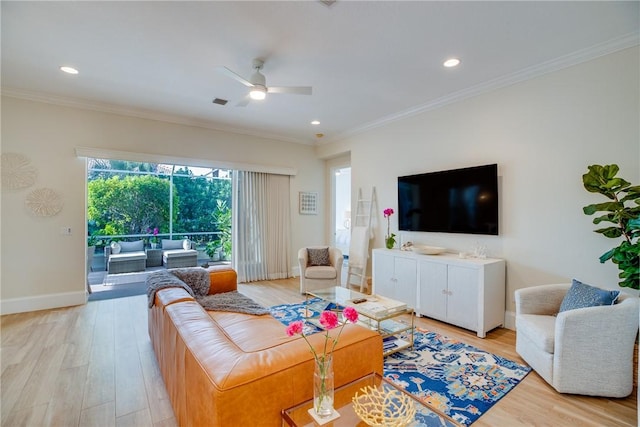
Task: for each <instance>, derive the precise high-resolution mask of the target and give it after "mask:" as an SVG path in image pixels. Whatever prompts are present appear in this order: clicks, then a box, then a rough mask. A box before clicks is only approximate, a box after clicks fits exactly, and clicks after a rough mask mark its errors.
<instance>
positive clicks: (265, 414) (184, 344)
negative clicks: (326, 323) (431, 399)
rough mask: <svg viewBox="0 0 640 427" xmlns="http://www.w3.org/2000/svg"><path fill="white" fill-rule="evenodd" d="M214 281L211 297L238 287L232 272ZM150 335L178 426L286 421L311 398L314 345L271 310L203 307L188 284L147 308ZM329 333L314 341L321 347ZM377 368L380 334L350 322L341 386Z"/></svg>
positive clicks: (343, 342)
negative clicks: (286, 413)
mask: <svg viewBox="0 0 640 427" xmlns="http://www.w3.org/2000/svg"><path fill="white" fill-rule="evenodd" d="M210 279H211V286H210V289H209V293H210V294H215V293H219V292H228V291H230V290H235V289H236V287H237V286H236V280H237V279H236V274H235V271H233V270H229V269H226V270H224V269H223V270H222V271H221V270H212V271H210ZM333 332H336V333H337V330H334V331H332V333H333ZM149 335H150V337H151V341H152V344H153V348H154V351H155V353H156V357H157V359H158V364H159V366H160V371H161V373H162V377H163V378H164V383H165V386H166V388H167V391H168V393H169V397H170V400H171V403H172V405H173V409H174V412H175V416H176V420H177V422H178V424H179V425H180V426H223V427H228V426H274V427H275V426H280V425H282V421H281V416H280V413H281V410H282V409H286V408H289V407H292V406H295V405H297V404H299V403H301V402H304V401H306V400H310V399H312V397H313V390H312V383H313V369H314V361H313V355H312V354H311V352H310V351H309V347H308V345H307V344H306V342H305V341H304V340H303V339H302V338H300V337H298V336H296V337H289V336H287V334H286V333H285V327H284V326H283V325H282V324H281V323H280V322H279V321H277V320H276V319H274V318H273V317H271V316H270V315H262V316H254V315H249V314H242V313H234V312H223V311H205V310H204V309H203V308H202V306H201V305H200V304H198V303H197V302H196V301H195V300H194V299H193V298H192V297H191V296H190V295H189V293H188V292H186V291H185V290H184V289H182V288H165V289H161V290H159V291H157V292H156V295H155V303H154V305H153V306H152V307H151V308H150V309H149ZM323 337H324V334H314V335H311V336H310V337H309V340H310V342H311V343H312V344H313V345H314V346H315V348H318V349H319V348H321V344H322V343H323V342H324V338H323ZM372 372H378V373H380V374H381V373H382V338H381V337H380V335H379V334H377V333H376V332H373V331H370V330H368V329H366V328H363V327H360V326H356V325H351V324H349V325H347V326H345V328H344V330H343V332H342V335H341V336H340V339H339V341H338V344H337V346H336V348H335V350H334V375H335V386H336V387H339V386H341V385H343V384H346V383H348V382H351V381H353V380H355V379H357V378H360V377H362V376H365V375H367V374H369V373H372Z"/></svg>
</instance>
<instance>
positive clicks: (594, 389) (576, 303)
mask: <svg viewBox="0 0 640 427" xmlns="http://www.w3.org/2000/svg"><path fill="white" fill-rule="evenodd" d="M515 297H516V351H517V352H518V354H519V355H520V356H521V357H522V358H523V359H524V360H525V361H526V362H527V363H528V364H529V365H530V366H531V367H532V368H533V369H534V370H535V371H536V372H537V373H538V374H539V375H540V376H541V377H542V378H543V379H544V380H545V381H546V382H548V383H549V384H550V385H551V386H552V387H553V388H555V389H556V390H557V391H558V392H560V393H575V394H584V395H591V396H606V397H625V396H628V395H629V394H631V392H632V391H633V370H634V365H633V352H634V344H635V342H636V337H637V334H638V320H639V314H638V310H639V306H640V304H639V302H638V297H635V296H633V295H630V294H625V293H621V292H620V291H618V290H605V289H600V288H597V287H594V286H591V285H587V284H584V283H582V282H580V281H578V280H575V279H574V280H573V282H572V283H563V284H553V285H542V286H533V287H529V288H524V289H518V290H516V292H515Z"/></svg>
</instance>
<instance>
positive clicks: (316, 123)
mask: <svg viewBox="0 0 640 427" xmlns="http://www.w3.org/2000/svg"><path fill="white" fill-rule="evenodd" d="M311 124H312V125H319V124H320V121H319V120H314V121H312V122H311Z"/></svg>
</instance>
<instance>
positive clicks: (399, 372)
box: [271, 299, 531, 426]
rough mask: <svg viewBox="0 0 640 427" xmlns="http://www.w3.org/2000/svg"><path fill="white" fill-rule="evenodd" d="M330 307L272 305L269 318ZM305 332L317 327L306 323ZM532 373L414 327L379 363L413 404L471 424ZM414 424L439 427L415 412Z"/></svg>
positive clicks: (286, 321)
mask: <svg viewBox="0 0 640 427" xmlns="http://www.w3.org/2000/svg"><path fill="white" fill-rule="evenodd" d="M327 307H329V308H332V307H335V305H333V304H331V303H327V302H326V301H322V300H319V299H312V300H309V301H307V302H303V303H301V304H285V305H279V306H275V307H271V315H272V316H273V317H275V318H276V319H278V320H279V321H280V322H282V323H283V324H285V325H287V324H289V323H290V322H292V321H294V320H299V319H302V318H304V317H308V316H309V315H310V314H309V313H314V314H318V315H319V314H320V312H321V311H322V310H324V309H326V308H327ZM307 328H308V329H306V330H305V333H313V332H316V331H318V330H319V329H318V328H317V327H316V326H314V325H312V324H309V325H308V326H307ZM530 371H531V368H530V367H528V366H526V365H522V364H519V363H516V362H514V361H512V360H509V359H506V358H504V357H500V356H498V355H495V354H491V353H488V352H486V351H484V350H480V349H478V348H476V347H473V346H471V345H467V344H464V343H462V342H460V341H456V340H452V339H450V338H447V337H445V336H442V335H440V334H437V333H435V332H429V331H427V330H424V329H420V328H416V331H415V336H414V347H413V349H407V350H403V351H399V352H397V353H393V354H391V355H389V356H387V357H386V358H385V360H384V376H385V377H386V378H387V379H388V380H390V381H392V382H393V383H394V384H395V385H396V386H398V387H400V388H402V389H404V390H406V391H407V392H409V393H411V394H413V395H414V396H415V397H416V398H417V399H418V400H421V401H423V402H425V403H426V404H427V405H429V406H431V407H433V408H436V409H438V410H440V411H441V412H443V413H445V414H446V415H448V416H449V417H451V418H452V419H454V420H455V421H456V422H457V423H459V424H461V425H470V424H471V423H473V422H474V421H476V420H477V419H478V418H480V416H481V415H483V414H485V413H486V412H487V411H488V410H489V409H490V408H491V407H492V406H493V405H495V404H496V403H497V402H498V401H499V400H500V399H501V398H503V397H504V396H505V395H506V394H507V393H508V392H509V391H511V390H512V389H513V388H514V387H515V386H516V385H518V383H519V382H520V381H522V379H523V378H524V377H525V376H526V375H527V374H528V373H529V372H530ZM416 421H417V425H420V426H441V425H442V424H441V422H440V420H439V419H438V418H437V417H436V416H434V414H433V413H432V412H426V413H424V414H421V413H418V414H416Z"/></svg>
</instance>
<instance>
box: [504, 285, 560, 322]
mask: <svg viewBox="0 0 640 427" xmlns="http://www.w3.org/2000/svg"><path fill="white" fill-rule="evenodd" d="M570 287H571V284H570V283H560V284H553V285H541V286H532V287H529V288H522V289H517V290H516V292H515V297H516V315H518V314H542V315H553V314H556V313H558V311H559V310H560V305H561V304H562V300H563V299H564V296H565V294H566V293H567V291H568V290H569V288H570Z"/></svg>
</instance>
